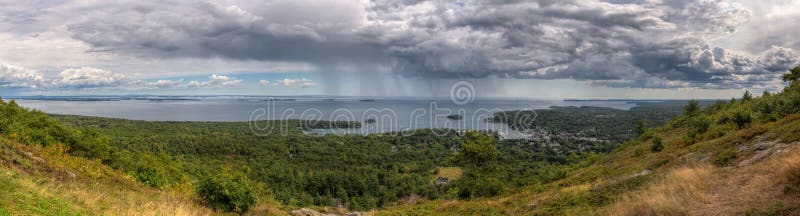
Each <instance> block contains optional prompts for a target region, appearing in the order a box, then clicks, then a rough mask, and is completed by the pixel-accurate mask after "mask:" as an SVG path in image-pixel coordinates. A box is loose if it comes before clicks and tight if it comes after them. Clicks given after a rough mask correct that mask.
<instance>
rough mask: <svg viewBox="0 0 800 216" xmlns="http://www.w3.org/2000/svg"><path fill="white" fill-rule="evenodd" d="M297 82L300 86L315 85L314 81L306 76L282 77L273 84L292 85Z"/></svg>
mask: <svg viewBox="0 0 800 216" xmlns="http://www.w3.org/2000/svg"><path fill="white" fill-rule="evenodd" d="M297 84H300V87H301V88H310V87H314V86H317V83H316V82H314V81H313V80H310V79H306V78H300V79H289V78H284V79H282V80H278V81H277V82H276V83H275V85H282V86H294V85H297Z"/></svg>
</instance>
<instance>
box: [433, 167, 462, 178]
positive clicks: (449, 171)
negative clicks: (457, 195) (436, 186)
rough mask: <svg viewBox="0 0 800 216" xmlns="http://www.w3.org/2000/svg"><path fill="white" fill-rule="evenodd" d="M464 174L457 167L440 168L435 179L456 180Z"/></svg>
mask: <svg viewBox="0 0 800 216" xmlns="http://www.w3.org/2000/svg"><path fill="white" fill-rule="evenodd" d="M463 173H464V171H463V170H461V168H459V167H440V168H439V169H438V171H437V172H436V176H437V177H447V178H449V179H450V180H456V179H458V178H461V175H462V174H463Z"/></svg>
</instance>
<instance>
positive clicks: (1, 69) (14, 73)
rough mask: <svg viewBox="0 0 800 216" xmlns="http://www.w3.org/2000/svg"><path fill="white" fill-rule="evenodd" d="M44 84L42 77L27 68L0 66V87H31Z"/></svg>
mask: <svg viewBox="0 0 800 216" xmlns="http://www.w3.org/2000/svg"><path fill="white" fill-rule="evenodd" d="M43 82H44V78H42V75H41V74H39V73H38V72H36V71H34V70H30V69H27V68H23V67H19V66H14V65H4V64H0V87H32V88H35V87H37V86H39V85H41V84H42V83H43Z"/></svg>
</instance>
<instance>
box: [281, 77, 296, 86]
mask: <svg viewBox="0 0 800 216" xmlns="http://www.w3.org/2000/svg"><path fill="white" fill-rule="evenodd" d="M295 83H297V80H295V79H289V78H284V79H282V80H278V82H277V83H276V84H277V85H282V86H291V85H294V84H295Z"/></svg>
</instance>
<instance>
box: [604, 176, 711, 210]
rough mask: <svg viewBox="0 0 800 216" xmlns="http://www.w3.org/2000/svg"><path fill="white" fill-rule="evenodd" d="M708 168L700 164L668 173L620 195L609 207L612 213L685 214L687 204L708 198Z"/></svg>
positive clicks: (703, 201)
mask: <svg viewBox="0 0 800 216" xmlns="http://www.w3.org/2000/svg"><path fill="white" fill-rule="evenodd" d="M712 172H713V171H712V168H711V167H708V166H701V167H695V168H681V169H678V170H674V171H672V172H670V173H669V174H668V175H667V176H666V177H665V178H664V180H663V181H662V182H660V183H658V184H655V185H653V186H651V187H649V188H647V189H645V190H643V191H641V192H639V193H633V194H631V195H628V196H624V197H623V198H622V199H621V200H620V201H618V202H616V203H615V204H614V205H613V206H612V207H611V210H612V212H611V214H612V215H685V214H688V213H689V211H690V210H689V209H688V208H689V207H690V206H696V205H703V204H706V203H709V201H711V199H712V196H711V194H708V193H707V191H708V189H709V188H710V185H711V184H712V183H713V182H712V181H713V178H712V175H713V174H712Z"/></svg>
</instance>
